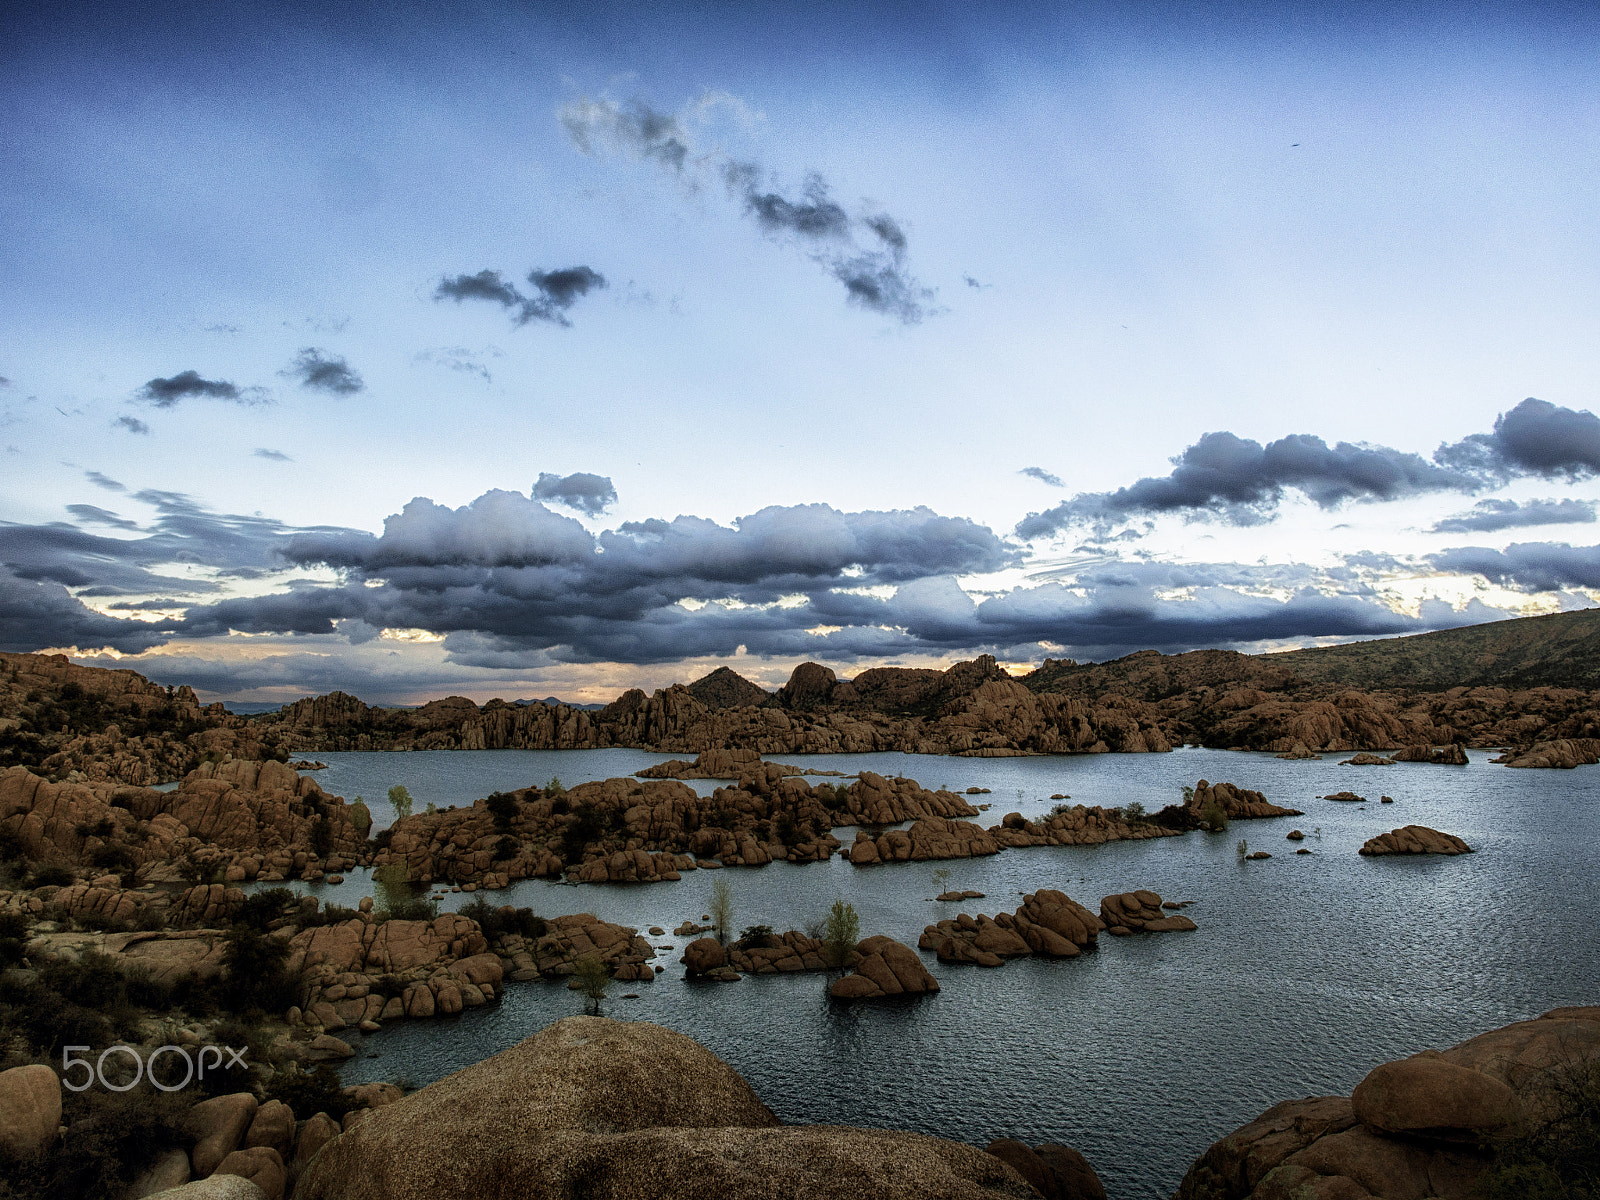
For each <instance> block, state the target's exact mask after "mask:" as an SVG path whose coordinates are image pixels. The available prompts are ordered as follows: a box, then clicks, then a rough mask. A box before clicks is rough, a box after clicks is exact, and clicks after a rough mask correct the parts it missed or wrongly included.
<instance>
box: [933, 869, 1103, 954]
mask: <svg viewBox="0 0 1600 1200" xmlns="http://www.w3.org/2000/svg"><path fill="white" fill-rule="evenodd" d="M1104 928H1105V925H1104V924H1103V923H1102V922H1101V921H1100V919H1099V918H1098V917H1096V916H1095V915H1094V914H1093V913H1092V912H1090V911H1089V910H1088V909H1086V908H1084V907H1083V905H1081V904H1078V903H1077V902H1076V901H1074V900H1073V899H1072V898H1071V897H1070V896H1068V895H1067V894H1066V893H1065V892H1059V891H1056V890H1055V889H1053V888H1040V889H1039V890H1038V891H1037V892H1034V893H1032V894H1030V895H1026V896H1024V897H1023V898H1022V906H1021V907H1020V908H1018V909H1017V911H1016V912H1014V913H999V914H997V915H996V916H994V917H986V916H983V915H982V914H979V915H978V916H977V917H976V918H973V917H970V916H968V915H967V914H966V913H962V914H960V915H959V916H957V917H956V918H954V919H953V920H944V921H940V922H939V923H938V924H936V925H929V926H927V927H926V928H925V929H924V930H923V931H922V937H921V938H920V939H919V940H918V942H917V945H918V947H919V948H920V949H923V950H932V951H934V952H935V953H937V954H938V956H939V961H940V962H947V963H972V964H975V965H977V966H980V967H998V966H1002V965H1003V964H1004V963H1005V960H1006V959H1008V958H1019V957H1021V956H1023V955H1027V954H1037V955H1040V956H1041V957H1044V958H1076V957H1077V956H1078V955H1079V954H1080V953H1081V952H1082V951H1083V950H1086V949H1090V948H1092V947H1093V946H1094V945H1095V939H1096V937H1097V936H1098V935H1099V932H1100V930H1102V929H1104Z"/></svg>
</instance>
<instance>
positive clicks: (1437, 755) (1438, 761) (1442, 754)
mask: <svg viewBox="0 0 1600 1200" xmlns="http://www.w3.org/2000/svg"><path fill="white" fill-rule="evenodd" d="M1390 759H1391V761H1393V762H1415V763H1432V764H1434V765H1435V766H1441V767H1464V766H1466V765H1467V752H1466V751H1465V750H1464V749H1462V748H1461V747H1460V746H1458V745H1454V744H1452V745H1449V746H1407V747H1406V748H1405V749H1404V750H1396V751H1395V752H1394V754H1392V755H1391V756H1390Z"/></svg>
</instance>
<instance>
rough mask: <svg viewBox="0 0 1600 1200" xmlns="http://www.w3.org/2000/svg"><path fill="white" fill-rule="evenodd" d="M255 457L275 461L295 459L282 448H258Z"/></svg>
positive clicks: (291, 460)
mask: <svg viewBox="0 0 1600 1200" xmlns="http://www.w3.org/2000/svg"><path fill="white" fill-rule="evenodd" d="M254 457H256V458H269V459H271V460H272V461H273V462H293V461H294V459H292V458H290V457H289V456H288V455H287V454H285V453H284V452H283V451H282V450H256V451H255V452H254Z"/></svg>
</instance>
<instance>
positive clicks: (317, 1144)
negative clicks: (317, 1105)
mask: <svg viewBox="0 0 1600 1200" xmlns="http://www.w3.org/2000/svg"><path fill="white" fill-rule="evenodd" d="M338 1136H339V1125H338V1123H337V1122H336V1121H334V1119H333V1118H332V1117H330V1116H329V1115H328V1114H327V1113H322V1112H319V1113H317V1114H316V1115H315V1116H313V1117H311V1118H310V1119H308V1120H307V1121H306V1123H305V1124H304V1125H303V1126H301V1129H300V1137H299V1139H298V1140H297V1141H296V1142H295V1146H294V1161H293V1162H291V1163H290V1164H289V1171H290V1174H292V1175H293V1176H294V1177H295V1178H296V1179H298V1178H299V1177H300V1174H301V1172H303V1171H304V1170H305V1169H306V1164H307V1163H309V1162H310V1161H311V1160H312V1159H313V1158H315V1157H316V1156H317V1151H318V1150H321V1149H322V1148H323V1147H324V1146H326V1145H327V1144H328V1143H329V1142H331V1141H333V1139H334V1138H336V1137H338Z"/></svg>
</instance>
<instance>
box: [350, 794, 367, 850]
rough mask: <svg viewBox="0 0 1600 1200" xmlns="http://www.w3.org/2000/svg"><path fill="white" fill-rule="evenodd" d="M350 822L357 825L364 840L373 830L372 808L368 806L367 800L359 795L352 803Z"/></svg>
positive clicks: (357, 829) (356, 827) (358, 831)
mask: <svg viewBox="0 0 1600 1200" xmlns="http://www.w3.org/2000/svg"><path fill="white" fill-rule="evenodd" d="M350 824H351V825H353V826H355V830H356V833H358V834H359V835H360V836H361V838H362V840H363V841H364V840H365V839H366V836H367V834H369V833H371V832H372V810H371V809H370V808H368V807H367V802H366V801H365V800H363V799H362V798H361V797H360V796H357V797H356V798H355V800H354V801H353V802H352V803H351V805H350Z"/></svg>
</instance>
